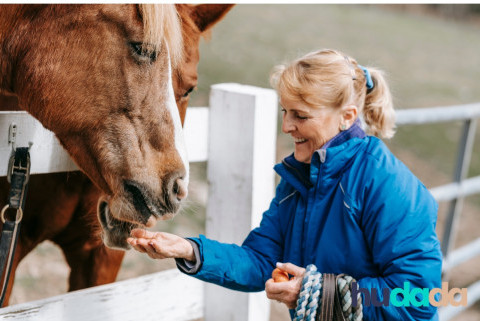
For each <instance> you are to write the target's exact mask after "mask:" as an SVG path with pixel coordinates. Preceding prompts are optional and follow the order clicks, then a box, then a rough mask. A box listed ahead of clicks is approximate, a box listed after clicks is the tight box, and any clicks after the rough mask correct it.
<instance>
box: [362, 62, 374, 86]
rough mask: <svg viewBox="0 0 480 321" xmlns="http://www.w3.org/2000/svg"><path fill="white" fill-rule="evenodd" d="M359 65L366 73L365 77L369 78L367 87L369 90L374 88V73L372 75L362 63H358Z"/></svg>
mask: <svg viewBox="0 0 480 321" xmlns="http://www.w3.org/2000/svg"><path fill="white" fill-rule="evenodd" d="M358 67H360V68H361V69H362V70H363V74H364V75H365V79H366V80H367V89H369V90H370V89H373V87H374V86H375V85H374V84H373V80H372V75H370V71H368V69H367V68H365V67H363V66H361V65H358Z"/></svg>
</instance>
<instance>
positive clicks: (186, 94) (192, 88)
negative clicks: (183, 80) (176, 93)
mask: <svg viewBox="0 0 480 321" xmlns="http://www.w3.org/2000/svg"><path fill="white" fill-rule="evenodd" d="M194 89H195V87H191V88H190V89H189V90H187V91H186V92H185V94H184V95H183V97H184V98H186V97H188V95H190V94H191V93H192V91H193V90H194Z"/></svg>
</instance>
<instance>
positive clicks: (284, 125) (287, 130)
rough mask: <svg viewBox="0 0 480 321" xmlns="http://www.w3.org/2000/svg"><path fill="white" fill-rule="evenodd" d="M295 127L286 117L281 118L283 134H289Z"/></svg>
mask: <svg viewBox="0 0 480 321" xmlns="http://www.w3.org/2000/svg"><path fill="white" fill-rule="evenodd" d="M294 129H295V127H294V126H293V123H292V122H291V121H290V120H289V118H288V117H287V116H283V121H282V131H283V132H284V133H285V134H288V133H290V132H291V131H293V130H294Z"/></svg>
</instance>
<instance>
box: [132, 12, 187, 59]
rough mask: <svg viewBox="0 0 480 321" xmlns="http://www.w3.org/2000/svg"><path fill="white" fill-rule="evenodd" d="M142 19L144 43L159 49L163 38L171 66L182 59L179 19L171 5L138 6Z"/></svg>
mask: <svg viewBox="0 0 480 321" xmlns="http://www.w3.org/2000/svg"><path fill="white" fill-rule="evenodd" d="M138 6H139V10H140V14H141V16H142V19H143V27H144V40H143V41H144V42H145V43H147V44H152V45H155V46H157V47H158V48H161V43H162V39H163V38H165V41H166V43H167V46H168V49H169V53H170V58H171V60H172V64H173V66H176V65H177V64H178V63H179V62H180V61H181V59H182V54H183V42H182V29H181V26H180V17H179V15H178V13H177V11H176V9H175V6H174V5H173V4H139V5H138Z"/></svg>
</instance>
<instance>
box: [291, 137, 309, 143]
mask: <svg viewBox="0 0 480 321" xmlns="http://www.w3.org/2000/svg"><path fill="white" fill-rule="evenodd" d="M293 140H294V141H295V143H303V142H304V141H306V139H305V138H294V139H293Z"/></svg>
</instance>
